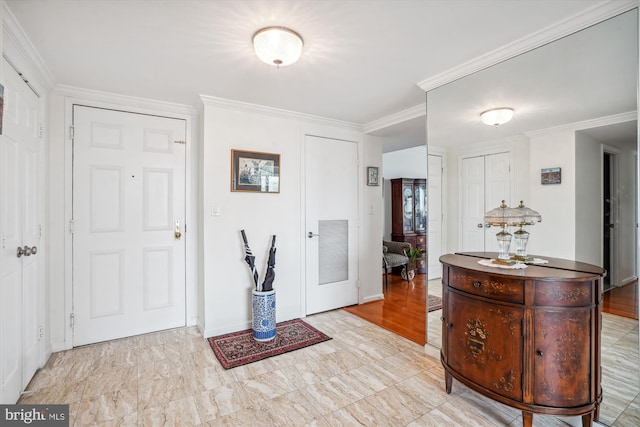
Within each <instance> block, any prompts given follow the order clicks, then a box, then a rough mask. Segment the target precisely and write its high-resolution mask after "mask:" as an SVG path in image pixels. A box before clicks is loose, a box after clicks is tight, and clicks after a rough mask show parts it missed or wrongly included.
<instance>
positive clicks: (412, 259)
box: [401, 246, 427, 280]
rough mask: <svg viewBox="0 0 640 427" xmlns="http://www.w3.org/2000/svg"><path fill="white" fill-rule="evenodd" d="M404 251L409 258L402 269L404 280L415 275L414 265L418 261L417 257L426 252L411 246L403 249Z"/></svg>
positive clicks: (410, 278) (411, 278)
mask: <svg viewBox="0 0 640 427" xmlns="http://www.w3.org/2000/svg"><path fill="white" fill-rule="evenodd" d="M404 253H405V255H406V256H407V257H408V258H409V262H408V263H407V265H406V266H405V267H404V268H403V269H402V273H401V275H402V278H403V279H405V280H413V278H414V277H415V276H416V265H417V263H418V258H420V257H422V255H424V254H425V253H427V251H426V250H424V249H422V248H414V247H413V246H412V247H410V248H409V249H405V251H404Z"/></svg>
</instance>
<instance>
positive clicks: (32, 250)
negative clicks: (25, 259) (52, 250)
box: [31, 246, 38, 255]
mask: <svg viewBox="0 0 640 427" xmlns="http://www.w3.org/2000/svg"><path fill="white" fill-rule="evenodd" d="M37 253H38V248H37V247H36V246H32V247H31V255H35V254H37Z"/></svg>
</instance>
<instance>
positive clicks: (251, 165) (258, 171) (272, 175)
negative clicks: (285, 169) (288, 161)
mask: <svg viewBox="0 0 640 427" xmlns="http://www.w3.org/2000/svg"><path fill="white" fill-rule="evenodd" d="M231 191H252V192H256V193H279V192H280V154H273V153H259V152H255V151H240V150H231Z"/></svg>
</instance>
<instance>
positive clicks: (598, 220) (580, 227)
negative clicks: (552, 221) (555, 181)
mask: <svg viewBox="0 0 640 427" xmlns="http://www.w3.org/2000/svg"><path fill="white" fill-rule="evenodd" d="M575 138H576V144H575V146H576V187H575V194H576V218H575V230H576V253H575V260H577V261H583V262H588V263H590V264H595V265H602V143H601V142H600V141H597V140H595V139H593V138H592V137H590V136H588V135H585V134H581V133H580V132H577V133H576V135H575Z"/></svg>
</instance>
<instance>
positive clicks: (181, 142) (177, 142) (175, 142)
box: [173, 141, 187, 144]
mask: <svg viewBox="0 0 640 427" xmlns="http://www.w3.org/2000/svg"><path fill="white" fill-rule="evenodd" d="M173 143H174V144H186V143H187V141H173Z"/></svg>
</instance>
